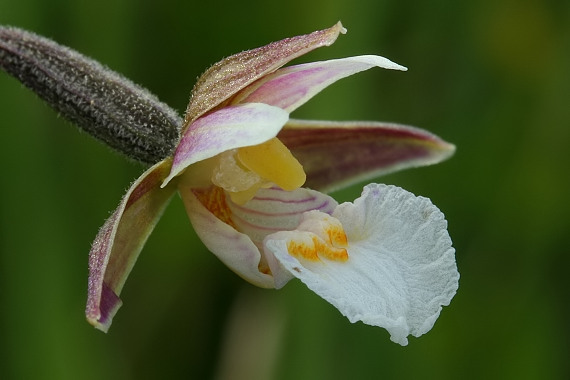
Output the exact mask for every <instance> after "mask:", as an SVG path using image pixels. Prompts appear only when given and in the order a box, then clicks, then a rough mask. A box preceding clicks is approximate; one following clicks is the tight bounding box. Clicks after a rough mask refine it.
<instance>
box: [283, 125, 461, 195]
mask: <svg viewBox="0 0 570 380" xmlns="http://www.w3.org/2000/svg"><path fill="white" fill-rule="evenodd" d="M278 137H279V139H281V141H283V143H284V144H285V145H286V146H287V147H288V148H289V149H290V150H291V152H292V153H293V155H294V156H295V157H296V158H297V159H298V160H299V162H300V163H301V164H302V165H303V168H304V169H305V172H306V173H307V182H306V186H307V187H309V188H312V189H317V190H319V191H331V190H334V189H338V188H341V187H344V186H348V185H350V184H353V183H355V182H358V181H364V180H366V179H371V178H375V177H378V176H380V175H384V174H387V173H390V172H393V171H396V170H401V169H406V168H410V167H417V166H424V165H431V164H435V163H437V162H440V161H442V160H444V159H446V158H448V157H450V156H451V155H452V154H453V152H454V151H455V146H454V145H452V144H449V143H447V142H445V141H443V140H442V139H440V138H439V137H437V136H435V135H433V134H431V133H429V132H427V131H424V130H421V129H418V128H414V127H409V126H404V125H398V124H388V123H379V122H370V121H362V122H328V121H305V120H290V121H289V122H288V123H287V125H286V126H285V127H284V128H283V130H281V132H280V133H279V135H278Z"/></svg>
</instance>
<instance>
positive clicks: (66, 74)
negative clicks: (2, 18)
mask: <svg viewBox="0 0 570 380" xmlns="http://www.w3.org/2000/svg"><path fill="white" fill-rule="evenodd" d="M0 67H1V68H2V69H3V70H5V71H6V72H7V73H9V74H11V75H12V76H14V77H15V78H17V79H18V80H19V81H20V82H22V83H23V84H24V85H25V86H26V87H28V88H30V89H31V90H32V91H34V92H35V93H36V94H37V95H38V96H39V97H40V98H42V99H43V100H44V101H46V102H47V103H48V104H49V105H50V106H51V107H52V108H54V109H55V110H56V111H57V112H59V113H60V114H61V115H62V116H64V117H65V118H67V119H68V120H70V121H71V122H73V123H75V124H76V125H78V126H79V127H80V128H82V129H83V130H85V131H86V132H87V133H89V134H90V135H92V136H94V137H95V138H97V139H99V140H100V141H102V142H103V143H105V144H106V145H108V146H110V147H111V148H113V149H115V150H117V151H119V152H121V153H123V154H125V155H126V156H128V157H130V158H132V159H134V160H137V161H140V162H143V163H147V164H152V163H155V162H158V161H159V160H161V159H162V158H164V157H167V156H169V155H170V154H171V153H172V151H173V149H174V147H175V146H176V143H177V141H178V137H179V130H180V128H181V126H182V119H181V118H180V116H179V115H178V114H177V113H176V112H175V111H174V110H172V109H171V108H170V107H169V106H167V105H166V104H164V103H162V102H160V101H159V100H158V99H157V98H156V97H155V96H154V95H153V94H151V93H150V92H149V91H148V90H146V89H144V88H141V87H139V86H137V85H136V84H134V83H132V82H131V81H130V80H128V79H126V78H124V77H123V76H121V75H119V74H117V73H115V72H113V71H111V70H109V69H108V68H106V67H104V66H103V65H101V64H99V63H98V62H96V61H94V60H92V59H89V58H87V57H85V56H83V55H81V54H79V53H78V52H75V51H73V50H71V49H69V48H67V47H64V46H61V45H59V44H57V43H55V42H53V41H51V40H49V39H47V38H44V37H41V36H38V35H36V34H33V33H30V32H27V31H24V30H21V29H18V28H12V27H2V26H0Z"/></svg>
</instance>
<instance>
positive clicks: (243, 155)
mask: <svg viewBox="0 0 570 380" xmlns="http://www.w3.org/2000/svg"><path fill="white" fill-rule="evenodd" d="M237 158H238V160H239V162H240V164H241V165H243V166H244V167H245V168H247V169H249V170H251V171H253V172H255V173H257V174H258V175H259V176H260V177H262V178H263V179H264V180H267V181H269V182H273V183H275V184H276V185H277V186H279V187H280V188H282V189H283V190H287V191H292V190H295V189H297V188H299V187H301V186H303V184H304V183H305V179H306V175H305V171H304V170H303V166H301V164H300V163H299V161H297V159H296V158H295V157H293V155H292V154H291V152H290V151H289V149H287V147H286V146H285V145H284V144H283V143H282V142H281V141H279V139H278V138H276V137H275V138H273V139H271V140H269V141H266V142H265V143H263V144H259V145H254V146H248V147H244V148H240V149H238V152H237Z"/></svg>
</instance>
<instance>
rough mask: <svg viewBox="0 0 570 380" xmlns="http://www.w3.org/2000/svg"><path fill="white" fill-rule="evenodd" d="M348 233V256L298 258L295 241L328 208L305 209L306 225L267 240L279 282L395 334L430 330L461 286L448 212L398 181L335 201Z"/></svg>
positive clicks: (304, 237) (400, 339) (403, 338)
mask: <svg viewBox="0 0 570 380" xmlns="http://www.w3.org/2000/svg"><path fill="white" fill-rule="evenodd" d="M333 217H334V218H336V219H338V221H340V223H341V224H342V227H343V228H344V231H345V233H346V236H347V238H348V248H347V250H348V260H346V261H341V260H329V259H327V258H326V257H324V256H322V255H321V252H319V259H317V260H308V259H305V258H303V257H293V256H292V255H291V254H290V252H289V248H290V245H289V244H290V243H291V242H301V243H302V242H303V241H308V240H309V241H310V232H307V231H308V230H312V228H311V225H312V224H313V225H314V224H319V223H320V224H322V223H326V221H324V222H323V220H324V219H323V218H325V219H326V218H330V217H328V216H326V215H324V216H323V214H319V213H317V212H312V213H310V214H307V216H306V220H305V221H304V222H303V223H302V224H301V226H300V227H301V230H299V229H298V230H296V231H291V232H278V233H276V234H273V235H269V236H268V237H267V238H266V239H265V242H264V247H265V251H266V256H267V260H268V263H269V266H270V268H271V271H272V273H273V275H274V277H275V283H276V286H277V287H280V286H283V285H284V284H285V283H286V282H287V281H288V280H289V279H291V278H293V277H297V278H299V279H300V280H301V281H303V282H304V283H305V284H306V285H307V286H308V287H309V288H310V289H311V290H313V291H314V292H315V293H317V294H318V295H319V296H321V297H323V298H324V299H326V300H327V301H329V302H330V303H331V304H333V305H334V306H335V307H337V308H338V309H339V310H340V312H341V313H342V314H343V315H345V316H346V317H348V319H349V320H350V321H351V322H356V321H363V322H364V323H367V324H370V325H374V326H380V327H383V328H385V329H386V330H388V332H389V333H390V335H391V340H392V341H394V342H396V343H399V344H401V345H407V343H408V340H407V336H408V335H410V334H411V335H414V336H416V337H417V336H420V335H422V334H424V333H426V332H427V331H429V330H430V329H431V328H432V326H433V324H434V323H435V321H436V319H437V318H438V316H439V313H440V311H441V308H442V306H445V305H448V304H449V302H450V301H451V299H452V298H453V296H454V295H455V292H456V290H457V288H458V281H459V273H458V272H457V267H456V263H455V256H454V252H455V251H454V249H453V247H452V246H451V239H450V238H449V235H448V233H447V222H446V220H445V219H444V216H443V214H442V213H441V212H440V211H439V209H437V207H435V206H434V205H433V204H432V203H431V201H430V200H429V199H427V198H423V197H416V196H414V195H413V194H411V193H409V192H407V191H405V190H403V189H400V188H398V187H394V186H386V185H376V184H372V185H369V186H367V187H366V188H365V189H364V191H363V193H362V196H361V197H360V198H358V199H357V200H356V201H355V202H354V203H344V204H342V205H340V206H338V207H337V208H336V210H335V211H334V213H333Z"/></svg>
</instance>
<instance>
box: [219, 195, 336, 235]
mask: <svg viewBox="0 0 570 380" xmlns="http://www.w3.org/2000/svg"><path fill="white" fill-rule="evenodd" d="M228 206H229V208H230V210H231V212H232V222H233V223H234V225H235V226H236V228H237V229H238V230H239V231H240V232H243V233H245V234H247V235H248V236H249V237H250V238H251V239H252V240H253V242H254V243H255V244H257V245H258V246H260V244H261V242H262V241H263V239H264V238H265V236H267V235H268V234H270V233H273V232H276V231H287V230H292V229H294V228H295V227H297V225H298V224H299V220H300V218H301V215H302V214H303V213H304V212H307V211H311V210H319V211H322V212H325V213H332V212H333V211H334V209H335V207H336V206H337V202H336V201H335V200H334V199H333V198H331V197H329V196H328V195H325V194H321V193H318V192H316V191H312V190H308V189H303V188H300V189H297V190H294V191H283V190H281V189H278V188H271V189H260V190H259V191H258V192H257V194H256V196H255V197H254V198H253V199H252V200H251V201H249V202H247V203H246V204H244V205H241V206H240V205H237V204H235V203H233V202H231V201H228Z"/></svg>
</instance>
